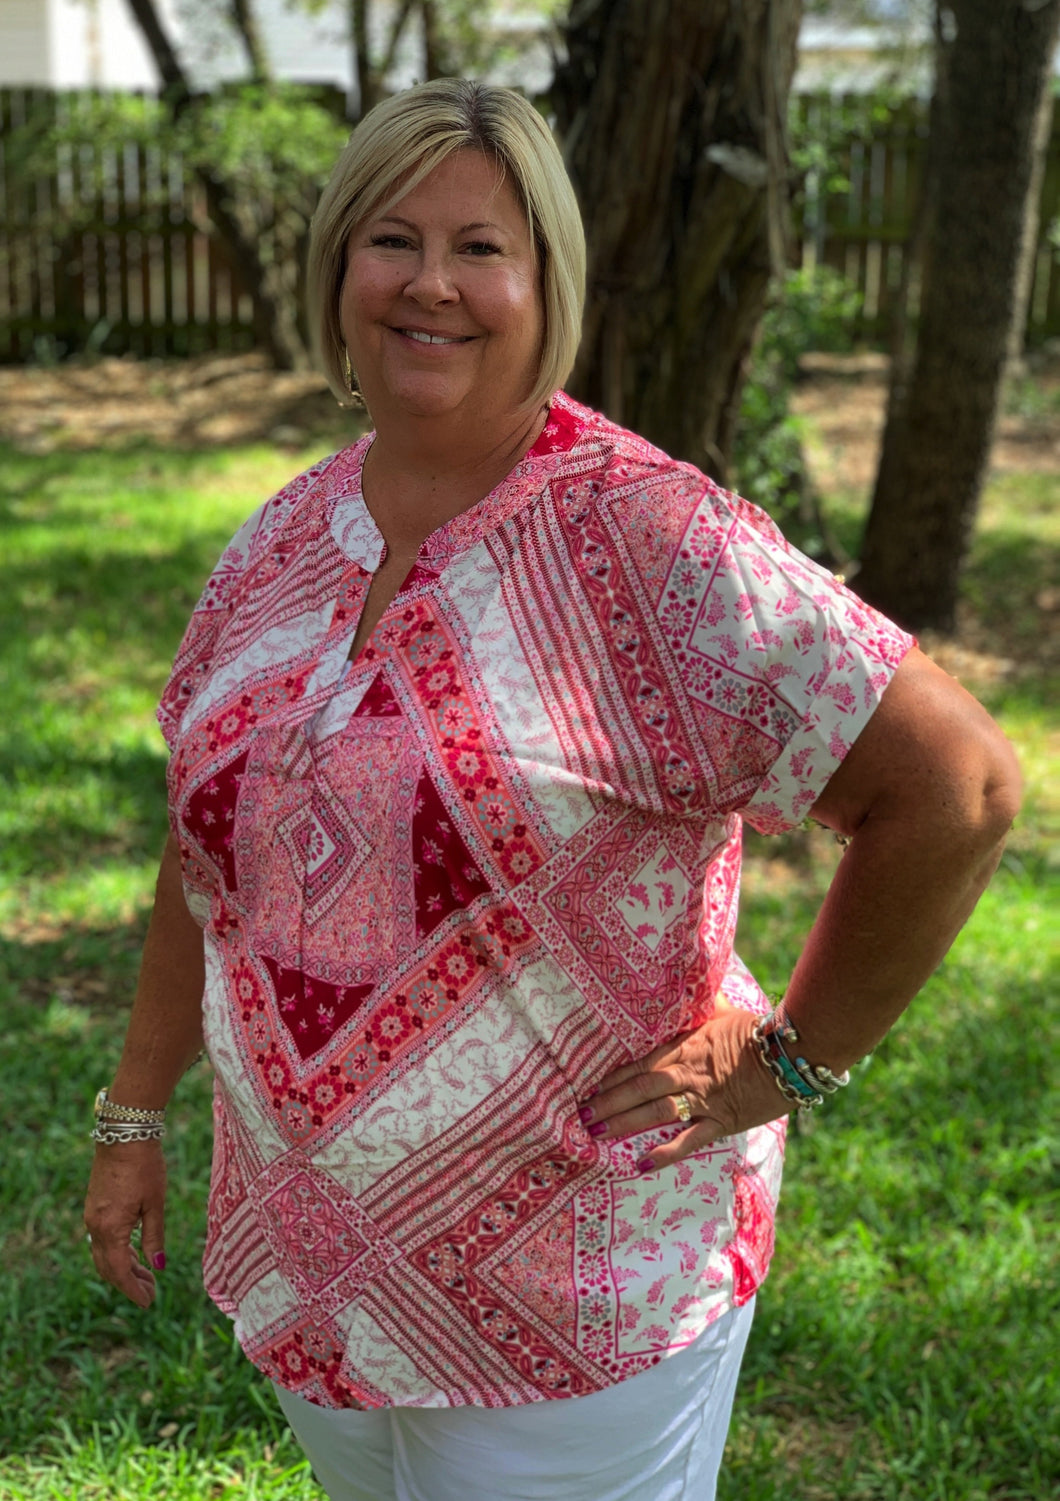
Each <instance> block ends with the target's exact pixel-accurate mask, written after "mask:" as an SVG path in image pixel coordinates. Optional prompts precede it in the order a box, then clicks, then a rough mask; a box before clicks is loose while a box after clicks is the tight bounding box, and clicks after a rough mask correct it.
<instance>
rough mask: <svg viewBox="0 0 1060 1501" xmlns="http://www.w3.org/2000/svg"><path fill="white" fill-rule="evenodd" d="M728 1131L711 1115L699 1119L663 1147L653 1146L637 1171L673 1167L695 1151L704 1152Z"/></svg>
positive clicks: (640, 1162)
mask: <svg viewBox="0 0 1060 1501" xmlns="http://www.w3.org/2000/svg"><path fill="white" fill-rule="evenodd" d="M727 1134H728V1133H727V1132H726V1131H724V1130H723V1129H722V1128H721V1124H720V1122H718V1121H715V1120H711V1118H710V1117H709V1116H707V1117H706V1118H704V1119H703V1120H701V1121H697V1122H696V1124H695V1125H694V1126H689V1128H688V1130H687V1131H682V1132H681V1134H680V1136H675V1137H673V1139H672V1140H670V1141H668V1142H666V1143H665V1145H664V1146H661V1147H653V1148H652V1150H651V1152H650V1153H647V1154H646V1155H645V1156H643V1157H642V1158H641V1159H640V1161H639V1162H638V1163H637V1172H638V1173H641V1174H644V1173H657V1172H660V1171H661V1170H662V1169H663V1168H667V1167H673V1165H674V1163H676V1162H680V1161H681V1159H682V1158H683V1157H691V1156H692V1155H693V1153H695V1152H702V1150H703V1148H704V1147H709V1146H711V1145H712V1144H713V1143H714V1142H715V1141H717V1140H718V1139H719V1137H722V1136H725V1135H727Z"/></svg>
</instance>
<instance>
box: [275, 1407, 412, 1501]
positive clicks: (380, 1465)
mask: <svg viewBox="0 0 1060 1501" xmlns="http://www.w3.org/2000/svg"><path fill="white" fill-rule="evenodd" d="M274 1385H275V1383H274ZM276 1395H277V1397H278V1398H279V1402H280V1406H281V1407H282V1408H283V1415H284V1417H285V1418H286V1419H287V1421H288V1423H289V1424H290V1425H291V1429H292V1431H293V1433H294V1436H295V1438H296V1439H297V1440H298V1442H299V1443H300V1444H301V1446H302V1448H303V1449H304V1450H305V1452H306V1457H307V1458H308V1460H309V1462H310V1464H311V1465H312V1466H313V1474H314V1475H315V1476H316V1478H317V1480H318V1481H319V1483H320V1484H321V1485H322V1486H323V1487H324V1489H325V1490H326V1491H327V1493H328V1495H329V1497H330V1498H331V1501H397V1491H396V1490H395V1489H394V1445H393V1441H392V1437H391V1423H390V1419H391V1413H392V1411H393V1409H392V1408H389V1407H385V1408H379V1409H378V1410H377V1411H374V1412H357V1411H355V1410H353V1409H341V1408H340V1409H336V1408H333V1407H317V1406H316V1405H315V1403H313V1402H307V1401H306V1399H305V1398H304V1397H299V1396H298V1395H297V1394H296V1393H295V1392H288V1391H285V1390H284V1389H283V1387H282V1386H277V1387H276Z"/></svg>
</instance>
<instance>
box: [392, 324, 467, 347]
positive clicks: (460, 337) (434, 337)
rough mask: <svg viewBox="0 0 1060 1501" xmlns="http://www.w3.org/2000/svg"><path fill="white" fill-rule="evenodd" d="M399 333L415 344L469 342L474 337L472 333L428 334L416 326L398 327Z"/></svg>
mask: <svg viewBox="0 0 1060 1501" xmlns="http://www.w3.org/2000/svg"><path fill="white" fill-rule="evenodd" d="M396 332H397V333H399V334H404V336H405V338H406V339H414V340H415V341H416V343H417V344H469V343H470V342H471V340H472V338H473V337H474V335H472V334H428V333H424V332H423V330H422V329H418V328H399V329H397V330H396Z"/></svg>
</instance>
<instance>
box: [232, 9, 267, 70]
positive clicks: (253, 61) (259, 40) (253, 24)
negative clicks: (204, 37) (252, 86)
mask: <svg viewBox="0 0 1060 1501" xmlns="http://www.w3.org/2000/svg"><path fill="white" fill-rule="evenodd" d="M231 16H232V24H233V26H234V27H235V29H236V31H237V32H238V33H239V39H240V41H241V42H242V43H243V50H244V51H245V52H246V54H247V62H248V63H249V64H250V76H251V78H252V79H253V81H254V82H255V83H259V84H267V83H271V82H272V66H271V64H270V62H269V54H268V51H267V49H266V46H265V39H264V37H263V36H262V34H261V27H260V26H259V25H258V18H257V16H256V15H255V14H254V8H253V5H252V4H251V0H231Z"/></svg>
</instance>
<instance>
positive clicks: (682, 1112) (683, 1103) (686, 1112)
mask: <svg viewBox="0 0 1060 1501" xmlns="http://www.w3.org/2000/svg"><path fill="white" fill-rule="evenodd" d="M672 1099H673V1102H674V1105H675V1106H676V1107H677V1119H678V1120H679V1121H680V1122H681V1124H682V1126H687V1125H688V1123H689V1121H690V1120H691V1119H692V1105H691V1103H690V1101H689V1098H688V1096H687V1095H686V1094H675V1095H673V1096H672Z"/></svg>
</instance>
